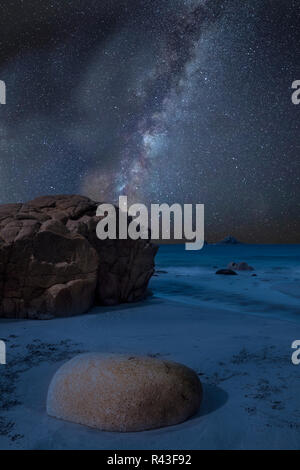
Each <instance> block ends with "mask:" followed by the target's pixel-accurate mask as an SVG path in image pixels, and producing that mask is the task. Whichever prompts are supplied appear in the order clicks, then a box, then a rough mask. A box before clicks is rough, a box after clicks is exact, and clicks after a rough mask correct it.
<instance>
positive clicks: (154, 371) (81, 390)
mask: <svg viewBox="0 0 300 470" xmlns="http://www.w3.org/2000/svg"><path fill="white" fill-rule="evenodd" d="M201 400H202V387H201V383H200V380H199V378H198V376H197V374H196V373H195V372H194V371H193V370H191V369H189V368H188V367H185V366H183V365H181V364H177V363H175V362H170V361H162V360H159V359H154V358H150V357H141V356H120V355H103V354H99V353H88V354H81V355H79V356H76V357H74V358H73V359H71V360H70V361H68V362H67V363H66V364H64V365H63V366H62V367H61V368H60V369H59V370H58V371H57V372H56V374H55V376H54V377H53V379H52V381H51V384H50V386H49V390H48V397H47V412H48V414H49V415H50V416H54V417H56V418H60V419H64V420H67V421H73V422H75V423H79V424H85V425H87V426H90V427H94V428H98V429H101V430H104V431H120V432H130V431H143V430H146V429H153V428H159V427H162V426H170V425H173V424H177V423H181V422H182V421H185V420H186V419H188V418H189V417H190V416H192V415H193V414H195V413H196V412H197V411H198V409H199V406H200V404H201Z"/></svg>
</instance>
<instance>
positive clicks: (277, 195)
mask: <svg viewBox="0 0 300 470" xmlns="http://www.w3.org/2000/svg"><path fill="white" fill-rule="evenodd" d="M0 6H1V10H0V11H1V18H0V79H1V80H4V81H5V82H6V87H7V104H6V105H2V106H0V203H7V202H17V201H26V200H29V199H32V198H33V197H36V196H40V195H44V194H62V193H79V194H84V195H87V196H89V197H92V198H94V199H95V200H98V201H105V202H107V201H108V202H111V201H116V200H117V198H118V196H119V195H128V196H129V199H130V202H145V203H147V204H149V203H157V202H159V203H163V202H166V203H169V204H171V203H175V202H177V203H193V204H196V203H204V204H205V210H206V238H207V239H208V240H209V241H215V240H217V239H220V238H222V237H224V236H225V235H228V234H232V235H234V236H236V237H237V238H239V239H241V240H242V241H245V242H257V243H260V242H261V243H283V242H286V243H300V235H299V233H300V217H299V214H300V207H299V202H300V181H299V180H300V158H299V157H300V130H299V127H300V126H299V122H300V105H299V106H295V105H293V104H292V101H291V95H292V89H291V86H292V82H293V81H294V80H300V2H299V0H223V1H220V0H207V1H205V0H101V1H100V0H98V1H96V0H93V1H92V0H72V1H63V0H57V1H52V0H46V1H40V0H32V1H31V0H26V1H25V0H24V1H21V0H19V1H16V0H10V1H7V0H0Z"/></svg>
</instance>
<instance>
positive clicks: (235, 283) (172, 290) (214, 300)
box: [149, 244, 300, 322]
mask: <svg viewBox="0 0 300 470" xmlns="http://www.w3.org/2000/svg"><path fill="white" fill-rule="evenodd" d="M233 261H234V262H242V261H245V262H246V263H248V264H249V265H251V266H252V267H253V268H254V271H246V272H241V271H238V272H237V275H236V276H229V275H218V274H216V271H217V270H219V269H222V268H226V267H227V265H228V263H230V262H233ZM149 287H150V288H151V290H152V291H153V294H154V296H156V297H159V298H166V299H170V300H173V301H176V302H181V303H184V304H190V305H196V306H199V307H205V306H207V305H209V306H211V307H216V308H220V309H224V310H228V311H236V312H238V313H241V314H249V315H260V316H268V317H270V316H272V317H276V318H280V319H283V320H288V321H296V322H300V245H254V244H236V245H222V244H219V245H218V244H215V245H213V244H208V245H205V246H204V247H203V249H202V250H199V251H187V250H185V245H160V247H159V251H158V254H157V256H156V273H155V275H154V276H153V278H152V279H151V282H150V286H149Z"/></svg>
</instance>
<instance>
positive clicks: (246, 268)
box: [227, 261, 254, 271]
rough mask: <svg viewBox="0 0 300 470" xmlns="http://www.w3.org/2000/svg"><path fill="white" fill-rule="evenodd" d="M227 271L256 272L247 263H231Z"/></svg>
mask: <svg viewBox="0 0 300 470" xmlns="http://www.w3.org/2000/svg"><path fill="white" fill-rule="evenodd" d="M227 269H234V270H236V271H254V268H253V267H252V266H249V264H247V263H246V262H245V261H243V262H242V263H235V262H232V263H229V264H228V266H227Z"/></svg>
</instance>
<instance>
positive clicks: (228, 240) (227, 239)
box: [217, 235, 241, 245]
mask: <svg viewBox="0 0 300 470" xmlns="http://www.w3.org/2000/svg"><path fill="white" fill-rule="evenodd" d="M240 244H241V242H239V241H238V240H237V239H236V238H234V237H232V236H231V235H228V237H225V238H224V240H221V241H220V242H218V243H217V245H240Z"/></svg>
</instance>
